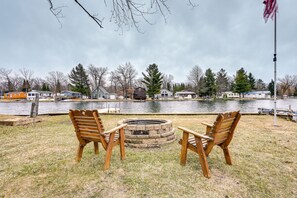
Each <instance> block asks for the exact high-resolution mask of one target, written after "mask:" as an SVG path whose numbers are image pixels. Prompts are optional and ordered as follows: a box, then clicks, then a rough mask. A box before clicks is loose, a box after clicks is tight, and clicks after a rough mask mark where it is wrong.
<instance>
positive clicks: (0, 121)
mask: <svg viewBox="0 0 297 198" xmlns="http://www.w3.org/2000/svg"><path fill="white" fill-rule="evenodd" d="M36 122H41V118H39V117H36V118H30V117H20V116H19V117H15V116H11V117H0V125H4V126H22V125H27V124H32V123H36Z"/></svg>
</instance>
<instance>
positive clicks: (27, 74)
mask: <svg viewBox="0 0 297 198" xmlns="http://www.w3.org/2000/svg"><path fill="white" fill-rule="evenodd" d="M20 73H21V75H22V76H23V79H24V80H27V81H30V80H31V79H32V76H33V74H34V72H33V71H32V70H29V69H26V68H22V69H20Z"/></svg>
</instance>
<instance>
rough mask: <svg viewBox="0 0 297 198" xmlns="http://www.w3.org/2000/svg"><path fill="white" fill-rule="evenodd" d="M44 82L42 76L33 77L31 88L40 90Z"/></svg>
mask: <svg viewBox="0 0 297 198" xmlns="http://www.w3.org/2000/svg"><path fill="white" fill-rule="evenodd" d="M44 83H45V80H44V79H42V78H33V79H32V84H31V88H32V90H41V89H42V85H43V84H44Z"/></svg>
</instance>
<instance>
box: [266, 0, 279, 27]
mask: <svg viewBox="0 0 297 198" xmlns="http://www.w3.org/2000/svg"><path fill="white" fill-rule="evenodd" d="M263 3H264V4H265V9H264V13H263V17H264V20H265V22H267V20H268V19H269V17H270V18H271V19H273V17H274V15H275V13H276V12H277V9H278V7H277V2H276V0H265V1H264V2H263Z"/></svg>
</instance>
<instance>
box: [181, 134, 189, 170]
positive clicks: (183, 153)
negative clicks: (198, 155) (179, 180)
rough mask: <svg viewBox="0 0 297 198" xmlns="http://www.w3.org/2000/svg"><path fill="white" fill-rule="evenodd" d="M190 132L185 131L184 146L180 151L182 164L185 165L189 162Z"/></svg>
mask: <svg viewBox="0 0 297 198" xmlns="http://www.w3.org/2000/svg"><path fill="white" fill-rule="evenodd" d="M188 139H189V133H186V132H183V139H182V148H181V153H180V165H182V166H185V165H186V162H187V151H188Z"/></svg>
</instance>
